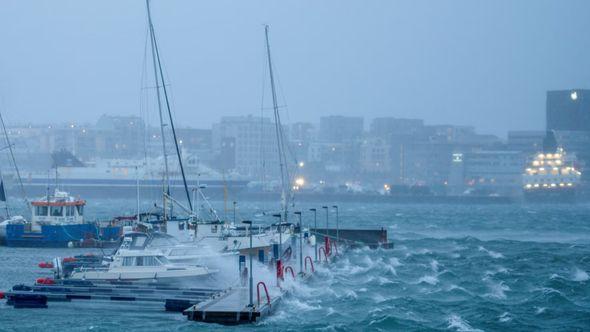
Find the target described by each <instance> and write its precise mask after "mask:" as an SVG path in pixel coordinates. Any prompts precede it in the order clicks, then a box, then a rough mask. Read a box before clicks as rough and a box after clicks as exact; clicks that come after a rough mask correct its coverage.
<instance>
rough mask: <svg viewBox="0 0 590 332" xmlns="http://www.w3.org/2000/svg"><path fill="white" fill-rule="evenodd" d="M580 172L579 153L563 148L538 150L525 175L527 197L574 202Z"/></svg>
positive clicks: (524, 185) (547, 200) (524, 182)
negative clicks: (571, 152)
mask: <svg viewBox="0 0 590 332" xmlns="http://www.w3.org/2000/svg"><path fill="white" fill-rule="evenodd" d="M581 175H582V173H581V172H580V171H579V170H578V169H577V167H576V156H575V155H574V154H567V153H566V151H565V150H564V149H563V148H561V147H558V148H557V149H556V150H554V151H553V152H541V153H538V154H536V155H535V156H534V158H533V159H532V160H531V162H530V164H529V165H528V167H527V168H526V170H525V173H524V174H523V190H524V197H525V199H526V201H528V202H547V203H553V202H555V203H558V202H574V201H575V199H576V195H577V191H578V186H579V184H580V178H581Z"/></svg>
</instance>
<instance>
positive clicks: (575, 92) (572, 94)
mask: <svg viewBox="0 0 590 332" xmlns="http://www.w3.org/2000/svg"><path fill="white" fill-rule="evenodd" d="M570 98H572V100H577V99H578V92H577V91H572V93H570Z"/></svg>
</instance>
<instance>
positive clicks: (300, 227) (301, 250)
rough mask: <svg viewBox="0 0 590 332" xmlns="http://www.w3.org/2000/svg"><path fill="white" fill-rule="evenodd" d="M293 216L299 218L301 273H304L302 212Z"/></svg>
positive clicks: (296, 212)
mask: <svg viewBox="0 0 590 332" xmlns="http://www.w3.org/2000/svg"><path fill="white" fill-rule="evenodd" d="M293 214H295V215H298V216H299V273H303V225H301V211H295V212H293Z"/></svg>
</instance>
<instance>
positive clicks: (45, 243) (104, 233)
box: [5, 224, 122, 248]
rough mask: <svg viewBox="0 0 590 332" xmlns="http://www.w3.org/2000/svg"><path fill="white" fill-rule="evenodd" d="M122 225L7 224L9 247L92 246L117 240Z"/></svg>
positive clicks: (7, 243)
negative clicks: (32, 228) (31, 225)
mask: <svg viewBox="0 0 590 332" xmlns="http://www.w3.org/2000/svg"><path fill="white" fill-rule="evenodd" d="M121 231H122V229H121V227H119V226H114V227H98V226H97V225H95V224H74V225H42V226H40V230H38V231H33V230H31V227H30V224H9V225H6V236H5V242H6V246H8V247H34V248H36V247H43V248H67V247H72V246H76V247H79V246H92V245H91V244H92V243H95V242H96V241H117V240H118V239H119V237H120V234H121Z"/></svg>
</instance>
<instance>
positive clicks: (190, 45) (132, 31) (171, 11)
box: [0, 0, 590, 136]
mask: <svg viewBox="0 0 590 332" xmlns="http://www.w3.org/2000/svg"><path fill="white" fill-rule="evenodd" d="M152 11H153V19H154V24H155V26H156V29H157V33H158V38H159V43H160V46H161V51H162V55H163V58H164V62H165V67H166V71H167V73H168V77H169V80H170V82H169V83H170V87H171V90H172V92H173V96H174V106H175V109H174V112H175V116H176V118H177V121H178V125H181V126H193V127H202V128H207V127H209V126H210V125H211V123H213V122H215V121H217V120H218V119H219V117H220V116H222V115H246V114H255V115H258V114H260V102H261V94H262V84H263V76H264V74H265V73H266V72H265V71H264V67H263V65H264V61H265V58H264V57H265V54H264V35H263V33H264V29H263V24H265V23H266V24H269V25H270V26H271V44H272V48H273V52H274V56H275V62H276V66H277V69H278V71H279V75H280V81H281V86H282V90H283V91H284V96H285V99H286V101H287V104H288V116H285V118H286V119H287V122H291V123H292V122H295V121H313V122H316V121H317V119H318V117H319V116H320V115H331V114H343V115H362V116H364V117H365V119H366V123H367V124H368V122H369V121H370V119H371V118H373V117H378V116H394V117H406V118H423V119H425V120H426V122H427V123H430V124H440V123H451V124H463V125H473V126H475V127H476V128H477V129H478V131H480V132H484V133H495V134H498V135H502V136H504V135H505V133H506V131H507V130H513V129H542V128H543V127H544V122H545V121H544V109H545V92H546V90H549V89H569V88H588V87H590V37H589V35H590V19H589V18H590V1H584V0H580V1H563V0H555V1H537V0H534V1H533V0H529V1H512V0H506V1H498V0H494V1H474V0H466V1H456V0H453V1H434V0H432V1H416V0H408V1H394V0H387V1H377V0H358V1H343V0H322V1H318V0H309V1H303V0H297V1H270V0H269V1H243V0H235V1H225V0H215V1H192V0H191V1H189V0H185V1H181V0H152ZM145 40H146V10H145V2H144V1H142V0H102V1H80V0H71V1H60V0H53V1H49V0H48V1H32V0H31V1H22V0H1V5H0V42H1V44H2V48H1V51H0V98H1V104H0V105H1V106H2V109H3V112H4V113H5V116H6V118H7V119H8V121H9V122H11V123H15V122H19V123H23V122H34V123H38V122H69V121H76V122H94V121H95V120H96V119H97V118H98V117H99V116H100V115H101V114H103V113H107V114H139V104H140V103H139V100H140V88H141V82H142V81H141V75H142V68H143V65H142V61H143V57H144V45H145ZM367 126H368V125H367Z"/></svg>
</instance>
